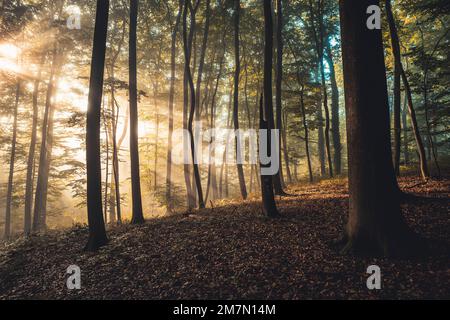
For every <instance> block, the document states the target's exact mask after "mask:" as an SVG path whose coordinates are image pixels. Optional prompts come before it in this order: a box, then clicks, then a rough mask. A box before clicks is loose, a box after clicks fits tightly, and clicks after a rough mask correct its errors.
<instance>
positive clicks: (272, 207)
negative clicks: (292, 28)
mask: <svg viewBox="0 0 450 320" xmlns="http://www.w3.org/2000/svg"><path fill="white" fill-rule="evenodd" d="M263 5H264V39H265V41H264V95H262V96H261V99H260V106H259V123H260V129H261V130H266V134H267V142H268V143H267V149H268V150H265V151H266V154H268V155H270V153H271V145H272V143H273V141H271V132H270V131H271V130H272V129H274V123H273V122H274V121H273V101H272V61H273V17H272V8H271V5H272V1H271V0H264V3H263ZM271 119H272V120H271ZM261 132H263V131H261ZM260 152H261V150H260ZM269 165H270V164H269ZM260 166H261V167H264V166H265V165H263V164H262V163H260ZM272 178H273V177H272V176H271V175H263V174H262V171H261V196H262V209H263V213H264V215H266V216H268V217H277V216H279V213H278V209H277V206H276V203H275V195H274V188H273V181H272Z"/></svg>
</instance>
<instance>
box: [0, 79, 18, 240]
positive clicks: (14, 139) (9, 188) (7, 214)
mask: <svg viewBox="0 0 450 320" xmlns="http://www.w3.org/2000/svg"><path fill="white" fill-rule="evenodd" d="M20 90H21V80H20V79H19V78H18V79H17V85H16V101H15V103H14V114H13V128H12V133H13V134H12V140H11V154H10V159H9V174H8V186H7V191H6V211H5V234H4V238H5V239H6V240H8V239H9V237H10V236H11V208H12V196H13V181H14V165H15V162H16V145H17V115H18V112H19V99H20Z"/></svg>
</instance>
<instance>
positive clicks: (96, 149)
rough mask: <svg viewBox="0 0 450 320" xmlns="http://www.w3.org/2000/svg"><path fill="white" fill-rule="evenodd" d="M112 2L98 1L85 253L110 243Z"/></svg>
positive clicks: (90, 105) (89, 121)
mask: <svg viewBox="0 0 450 320" xmlns="http://www.w3.org/2000/svg"><path fill="white" fill-rule="evenodd" d="M108 13H109V0H97V14H96V18H95V31H94V46H93V49H92V62H91V77H90V84H89V98H88V101H89V102H88V111H87V120H86V121H87V125H86V170H87V208H88V223H89V240H88V242H87V244H86V247H85V250H88V251H94V250H97V249H98V248H99V247H101V246H103V245H105V244H106V243H107V242H108V238H107V237H106V230H105V222H104V220H103V214H102V213H103V210H102V184H101V179H102V174H101V162H100V115H101V103H102V93H103V75H104V68H105V51H106V35H107V30H108Z"/></svg>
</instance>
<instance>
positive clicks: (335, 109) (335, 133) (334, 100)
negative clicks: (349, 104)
mask: <svg viewBox="0 0 450 320" xmlns="http://www.w3.org/2000/svg"><path fill="white" fill-rule="evenodd" d="M325 47H326V50H327V54H326V59H327V61H328V67H329V68H330V81H331V136H332V140H333V147H334V156H333V164H334V172H335V173H336V174H337V175H340V174H341V173H342V145H341V130H340V120H339V87H338V85H337V81H336V70H335V68H334V59H333V53H332V51H331V47H330V41H327V43H326V45H325Z"/></svg>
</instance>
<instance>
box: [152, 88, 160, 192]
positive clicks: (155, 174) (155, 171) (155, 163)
mask: <svg viewBox="0 0 450 320" xmlns="http://www.w3.org/2000/svg"><path fill="white" fill-rule="evenodd" d="M157 90H158V89H157V88H155V92H154V105H155V118H156V119H155V120H156V134H155V154H154V156H153V158H154V159H153V161H154V165H153V189H154V191H155V192H156V191H157V189H158V181H157V180H158V142H159V107H158V103H157V101H156V95H157Z"/></svg>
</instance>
